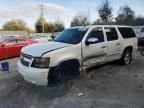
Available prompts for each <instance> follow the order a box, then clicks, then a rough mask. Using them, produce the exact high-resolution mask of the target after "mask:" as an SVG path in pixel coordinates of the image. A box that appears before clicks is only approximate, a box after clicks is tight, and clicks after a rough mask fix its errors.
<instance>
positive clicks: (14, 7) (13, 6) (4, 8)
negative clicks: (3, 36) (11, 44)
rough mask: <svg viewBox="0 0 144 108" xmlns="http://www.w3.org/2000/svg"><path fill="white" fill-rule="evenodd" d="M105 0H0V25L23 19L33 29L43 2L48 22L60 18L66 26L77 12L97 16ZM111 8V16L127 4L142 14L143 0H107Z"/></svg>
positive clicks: (91, 16)
mask: <svg viewBox="0 0 144 108" xmlns="http://www.w3.org/2000/svg"><path fill="white" fill-rule="evenodd" d="M104 1H105V0H0V22H1V23H0V27H2V25H3V24H4V23H5V22H7V21H10V20H12V19H23V20H24V21H25V22H26V23H27V25H28V26H29V27H31V28H33V29H34V25H35V22H36V20H37V19H38V17H39V16H40V4H41V3H43V4H44V7H45V8H44V9H45V10H44V17H45V19H46V21H48V22H54V21H55V20H57V19H61V20H62V21H63V22H64V24H65V26H66V28H68V27H69V26H70V22H71V20H72V18H73V17H74V15H75V14H77V13H78V12H83V13H88V12H89V14H90V19H91V21H92V22H93V21H95V20H96V19H97V18H99V16H98V12H97V10H98V7H99V6H101V4H102V3H103V2H104ZM109 2H110V5H111V7H112V9H113V16H114V17H115V16H116V15H117V13H118V10H119V8H120V6H123V5H125V4H127V5H128V6H130V7H131V8H132V9H133V10H134V11H135V14H136V15H137V16H139V15H141V16H144V12H143V10H144V0H109Z"/></svg>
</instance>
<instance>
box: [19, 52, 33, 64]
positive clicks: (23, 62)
mask: <svg viewBox="0 0 144 108" xmlns="http://www.w3.org/2000/svg"><path fill="white" fill-rule="evenodd" d="M25 58H26V59H28V60H31V59H32V56H30V55H27V54H24V53H21V56H20V61H21V63H22V64H23V65H24V66H27V67H28V66H29V64H30V63H29V61H26V60H25Z"/></svg>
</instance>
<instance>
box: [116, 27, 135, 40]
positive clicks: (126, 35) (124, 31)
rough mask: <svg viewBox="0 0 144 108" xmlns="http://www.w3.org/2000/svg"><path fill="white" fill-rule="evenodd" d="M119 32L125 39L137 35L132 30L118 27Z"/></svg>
mask: <svg viewBox="0 0 144 108" xmlns="http://www.w3.org/2000/svg"><path fill="white" fill-rule="evenodd" d="M118 30H119V31H120V33H121V35H122V37H123V38H124V39H127V38H134V37H136V34H135V32H134V30H133V29H132V28H127V27H118Z"/></svg>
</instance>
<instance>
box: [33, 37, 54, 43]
mask: <svg viewBox="0 0 144 108" xmlns="http://www.w3.org/2000/svg"><path fill="white" fill-rule="evenodd" d="M31 39H32V40H36V41H38V42H48V41H52V38H51V37H45V36H32V37H31Z"/></svg>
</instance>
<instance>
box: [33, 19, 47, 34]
mask: <svg viewBox="0 0 144 108" xmlns="http://www.w3.org/2000/svg"><path fill="white" fill-rule="evenodd" d="M43 23H44V32H45V33H46V32H47V26H48V23H47V22H46V20H45V19H44V18H43V17H39V19H38V20H37V21H36V23H35V30H36V32H37V33H42V32H43Z"/></svg>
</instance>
